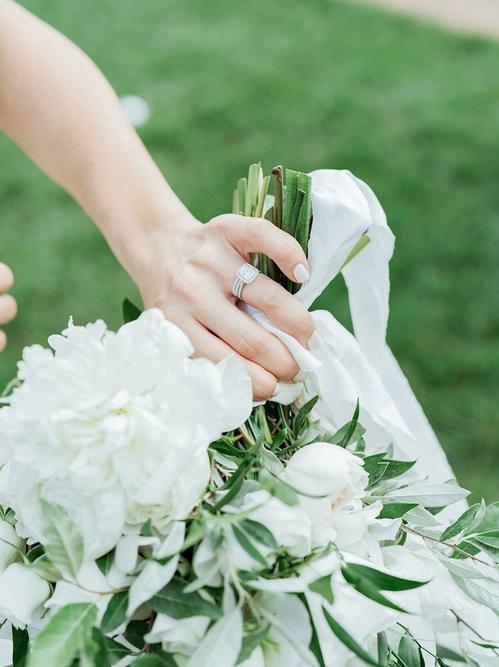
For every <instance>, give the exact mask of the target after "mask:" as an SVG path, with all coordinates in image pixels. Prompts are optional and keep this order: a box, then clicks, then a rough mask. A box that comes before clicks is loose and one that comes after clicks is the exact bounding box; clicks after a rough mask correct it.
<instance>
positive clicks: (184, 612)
mask: <svg viewBox="0 0 499 667" xmlns="http://www.w3.org/2000/svg"><path fill="white" fill-rule="evenodd" d="M184 587H185V582H184V581H182V580H181V579H179V578H177V577H175V578H174V579H172V580H171V581H170V583H169V584H167V585H166V586H165V587H164V588H163V589H162V590H161V591H160V592H159V593H157V594H156V595H155V596H154V597H152V598H151V599H150V600H149V604H150V606H151V607H152V608H153V609H154V611H156V612H158V613H160V614H166V615H167V616H171V617H172V618H176V619H179V618H190V617H191V616H207V617H208V618H211V619H214V620H216V619H218V618H220V616H221V615H222V612H221V611H220V609H219V608H218V607H217V606H216V605H214V604H213V603H212V602H209V601H208V600H206V599H205V598H203V597H201V595H200V594H199V593H197V592H193V593H185V592H184Z"/></svg>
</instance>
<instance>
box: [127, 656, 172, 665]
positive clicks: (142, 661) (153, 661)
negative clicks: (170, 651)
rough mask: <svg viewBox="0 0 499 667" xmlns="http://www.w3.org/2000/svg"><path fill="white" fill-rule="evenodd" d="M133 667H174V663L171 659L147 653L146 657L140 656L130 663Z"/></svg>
mask: <svg viewBox="0 0 499 667" xmlns="http://www.w3.org/2000/svg"><path fill="white" fill-rule="evenodd" d="M131 664H132V665H134V667H176V664H177V663H176V662H175V661H174V660H173V658H170V657H169V656H168V657H164V656H161V655H156V654H154V653H148V654H147V655H142V656H140V658H137V660H134V661H133V662H132V663H131Z"/></svg>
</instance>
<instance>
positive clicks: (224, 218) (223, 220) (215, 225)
mask: <svg viewBox="0 0 499 667" xmlns="http://www.w3.org/2000/svg"><path fill="white" fill-rule="evenodd" d="M236 218H237V216H236V215H235V214H234V213H222V214H221V215H217V216H216V217H214V218H212V219H211V220H210V221H209V222H208V223H207V224H206V226H207V227H208V228H209V229H213V230H215V231H220V232H222V233H225V232H226V231H227V229H228V228H229V227H232V225H233V224H234V222H235V221H236Z"/></svg>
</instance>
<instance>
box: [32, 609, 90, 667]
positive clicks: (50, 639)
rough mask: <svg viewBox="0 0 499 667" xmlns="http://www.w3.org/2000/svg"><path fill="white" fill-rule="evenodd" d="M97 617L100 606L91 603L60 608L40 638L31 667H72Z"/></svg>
mask: <svg viewBox="0 0 499 667" xmlns="http://www.w3.org/2000/svg"><path fill="white" fill-rule="evenodd" d="M96 617H97V607H96V606H95V605H93V604H88V603H76V604H70V605H67V606H66V607H63V608H62V609H60V610H59V611H58V612H57V613H56V614H55V615H54V616H53V617H52V618H51V619H50V621H49V622H48V624H47V625H46V626H45V628H44V629H43V630H42V631H41V632H40V633H39V634H38V635H37V636H36V638H35V641H34V643H33V652H32V654H31V656H30V657H29V660H28V667H49V665H50V666H52V665H53V666H54V667H55V666H56V665H57V667H69V665H71V663H72V662H73V660H74V658H75V657H76V655H77V654H78V652H79V651H80V650H82V649H83V647H84V646H85V643H86V642H87V640H88V638H89V636H90V633H91V631H92V626H93V624H94V623H95V619H96Z"/></svg>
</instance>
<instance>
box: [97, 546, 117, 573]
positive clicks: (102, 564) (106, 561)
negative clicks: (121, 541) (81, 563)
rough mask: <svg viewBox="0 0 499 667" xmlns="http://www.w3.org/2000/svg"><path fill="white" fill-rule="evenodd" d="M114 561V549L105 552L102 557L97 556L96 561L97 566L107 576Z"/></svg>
mask: <svg viewBox="0 0 499 667" xmlns="http://www.w3.org/2000/svg"><path fill="white" fill-rule="evenodd" d="M113 562H114V549H111V551H108V552H107V554H104V555H103V556H101V557H100V558H97V560H96V561H95V563H96V565H97V567H98V568H99V570H100V571H101V572H102V574H103V575H104V576H107V575H108V574H109V572H110V571H111V568H112V566H113Z"/></svg>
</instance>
